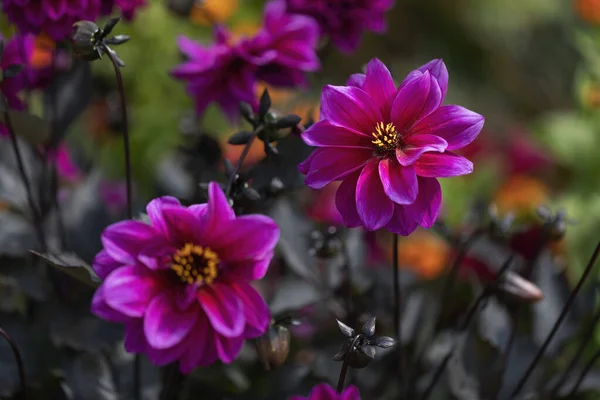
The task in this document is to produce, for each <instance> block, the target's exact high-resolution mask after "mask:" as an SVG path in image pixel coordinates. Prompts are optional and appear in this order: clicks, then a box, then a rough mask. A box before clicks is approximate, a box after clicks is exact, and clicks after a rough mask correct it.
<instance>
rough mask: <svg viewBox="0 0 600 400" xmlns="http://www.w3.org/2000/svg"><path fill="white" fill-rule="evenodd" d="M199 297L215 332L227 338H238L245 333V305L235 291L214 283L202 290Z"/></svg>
mask: <svg viewBox="0 0 600 400" xmlns="http://www.w3.org/2000/svg"><path fill="white" fill-rule="evenodd" d="M197 296H198V301H199V302H200V306H201V307H202V309H203V310H204V312H205V313H206V316H207V317H208V320H209V321H210V323H211V324H212V326H213V328H214V329H215V331H217V332H218V333H220V334H221V335H223V336H226V337H236V336H239V335H241V334H242V332H244V326H245V324H246V320H245V318H244V310H243V304H242V301H241V300H240V298H239V297H238V296H237V294H236V293H235V291H234V290H233V289H231V288H230V287H229V286H226V285H224V284H221V283H213V284H212V285H208V286H206V287H203V288H201V289H200V290H199V291H198V294H197Z"/></svg>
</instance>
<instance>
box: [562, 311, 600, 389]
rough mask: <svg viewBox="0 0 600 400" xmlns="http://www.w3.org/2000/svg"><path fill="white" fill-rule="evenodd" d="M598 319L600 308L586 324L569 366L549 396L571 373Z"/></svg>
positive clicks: (592, 334)
mask: <svg viewBox="0 0 600 400" xmlns="http://www.w3.org/2000/svg"><path fill="white" fill-rule="evenodd" d="M599 321H600V309H599V310H598V311H596V314H595V315H594V319H593V320H592V323H591V324H590V326H588V328H587V330H586V331H585V334H584V336H583V339H582V341H581V343H580V344H579V347H578V348H577V351H576V352H575V354H574V355H573V357H572V358H571V361H570V362H569V366H568V367H567V368H566V369H565V372H564V373H563V375H562V376H561V378H560V379H559V380H558V382H556V385H554V386H553V387H552V390H551V391H550V397H553V396H554V395H555V394H556V393H558V390H559V389H560V387H561V386H562V385H563V384H564V383H565V381H566V380H567V378H568V377H569V374H570V373H571V371H572V370H573V368H575V365H577V363H578V362H579V359H580V358H581V356H582V355H583V352H584V350H585V348H586V345H587V344H588V343H589V342H590V341H591V340H592V338H593V337H594V332H595V331H596V325H598V322H599Z"/></svg>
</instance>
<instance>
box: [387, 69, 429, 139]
mask: <svg viewBox="0 0 600 400" xmlns="http://www.w3.org/2000/svg"><path fill="white" fill-rule="evenodd" d="M430 89H431V77H430V76H429V72H427V71H425V73H423V74H421V75H418V76H415V77H414V78H413V79H411V80H410V81H408V82H406V84H405V85H404V86H403V87H401V88H400V89H399V90H398V94H397V95H396V98H395V99H394V102H393V103H392V110H391V120H392V122H393V123H394V125H396V128H397V129H398V131H400V132H407V131H408V130H409V129H410V127H412V126H413V125H414V123H415V122H416V121H418V119H419V117H420V116H421V113H422V112H423V109H424V107H425V106H426V103H427V101H428V99H429V92H430Z"/></svg>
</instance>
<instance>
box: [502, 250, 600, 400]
mask: <svg viewBox="0 0 600 400" xmlns="http://www.w3.org/2000/svg"><path fill="white" fill-rule="evenodd" d="M599 253H600V243H598V244H597V245H596V249H595V250H594V254H592V258H591V259H590V262H589V263H588V265H587V266H586V267H585V270H584V271H583V274H582V275H581V278H579V282H577V285H576V286H575V289H573V291H572V292H571V294H570V295H569V298H568V299H567V302H566V303H565V305H564V306H563V309H562V311H561V312H560V315H559V316H558V319H557V320H556V322H555V323H554V326H553V327H552V330H551V331H550V333H549V334H548V337H546V340H545V341H544V344H542V347H540V349H539V350H538V352H537V354H536V355H535V357H534V359H533V361H532V362H531V364H530V365H529V368H527V371H526V372H525V374H524V375H523V377H522V378H521V380H520V381H519V383H518V384H517V387H516V388H515V390H513V392H512V394H511V398H515V397H516V396H517V395H518V394H519V393H520V392H521V390H523V388H524V387H525V384H526V383H527V380H528V379H529V377H530V376H531V374H532V372H533V370H534V369H535V367H536V365H537V363H538V362H539V361H540V360H541V358H542V356H543V355H544V353H545V352H546V349H547V348H548V345H549V344H550V342H551V341H552V339H553V338H554V335H556V332H558V328H560V325H561V324H562V322H563V320H564V319H565V317H566V316H567V313H568V311H569V309H570V308H571V306H572V305H573V302H574V301H575V298H576V297H577V295H578V294H579V291H580V290H581V288H582V287H583V283H584V282H585V281H586V279H587V277H588V275H589V274H590V272H591V270H592V267H593V266H594V264H595V263H596V259H597V258H598V254H599Z"/></svg>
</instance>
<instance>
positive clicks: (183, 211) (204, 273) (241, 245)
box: [92, 182, 279, 373]
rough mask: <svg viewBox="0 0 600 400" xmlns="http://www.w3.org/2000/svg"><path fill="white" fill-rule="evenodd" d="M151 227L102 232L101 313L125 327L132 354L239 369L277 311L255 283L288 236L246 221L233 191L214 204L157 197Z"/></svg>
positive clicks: (160, 361) (217, 194)
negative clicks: (248, 342) (251, 341)
mask: <svg viewBox="0 0 600 400" xmlns="http://www.w3.org/2000/svg"><path fill="white" fill-rule="evenodd" d="M146 210H147V212H148V217H149V219H150V224H146V223H143V222H141V221H133V220H128V221H122V222H118V223H116V224H113V225H111V226H109V227H108V228H106V230H105V231H104V233H103V234H102V244H103V245H104V249H103V250H102V251H101V252H100V253H98V255H97V256H96V258H95V260H94V263H93V267H94V270H95V271H96V273H97V274H98V276H100V278H102V279H104V282H103V283H102V285H101V286H100V287H99V288H98V290H97V291H96V293H95V295H94V299H93V301H92V311H93V312H94V313H95V314H96V315H98V316H99V317H101V318H104V319H106V320H108V321H113V322H120V323H124V324H125V348H126V349H127V351H129V352H132V353H146V354H147V355H148V357H149V358H150V360H151V361H152V362H153V363H154V364H156V365H165V364H168V363H171V362H174V361H177V360H178V361H179V368H180V370H181V371H182V372H183V373H189V372H190V371H191V370H192V369H194V367H197V366H207V365H210V364H212V363H214V362H215V361H216V360H218V359H220V360H221V361H223V362H224V363H230V362H232V361H233V360H234V359H235V358H236V357H237V355H238V354H239V352H240V350H241V348H242V344H243V341H244V339H246V338H254V337H258V336H260V335H262V334H263V333H264V332H265V331H266V329H267V327H268V325H269V320H270V315H269V309H268V308H267V305H266V304H265V302H264V300H263V299H262V297H261V296H260V295H259V294H258V293H257V292H256V290H255V289H254V288H253V287H252V286H250V284H249V281H252V280H255V279H261V278H262V277H263V276H264V275H265V273H266V271H267V269H268V266H269V262H270V261H271V258H272V257H273V250H274V248H275V245H276V243H277V240H278V238H279V229H278V228H277V225H275V222H273V220H271V219H270V218H268V217H265V216H262V215H246V216H242V217H236V216H235V214H234V212H233V210H232V208H231V207H230V205H229V203H228V201H227V198H226V197H225V195H224V193H223V191H222V190H221V188H220V187H219V186H218V185H217V184H216V183H214V182H213V183H211V184H210V186H209V199H208V204H197V205H192V206H190V207H184V206H182V205H181V204H179V201H178V200H176V199H175V198H173V197H161V198H158V199H154V200H152V201H151V202H150V203H149V204H148V206H147V208H146Z"/></svg>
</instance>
